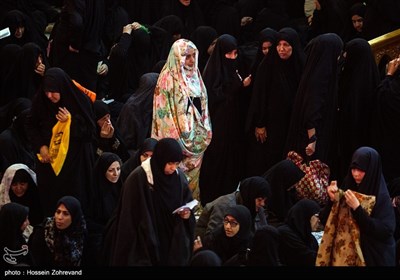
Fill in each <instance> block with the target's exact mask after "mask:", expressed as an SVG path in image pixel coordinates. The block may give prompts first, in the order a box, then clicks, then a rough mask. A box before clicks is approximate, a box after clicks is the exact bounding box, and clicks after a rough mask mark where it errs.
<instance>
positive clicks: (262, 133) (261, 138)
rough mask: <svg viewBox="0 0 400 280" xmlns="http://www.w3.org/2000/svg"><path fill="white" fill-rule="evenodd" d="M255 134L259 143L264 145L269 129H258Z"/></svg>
mask: <svg viewBox="0 0 400 280" xmlns="http://www.w3.org/2000/svg"><path fill="white" fill-rule="evenodd" d="M254 134H255V135H256V139H257V141H258V142H261V143H264V142H265V140H267V129H266V128H265V127H256V129H255V131H254Z"/></svg>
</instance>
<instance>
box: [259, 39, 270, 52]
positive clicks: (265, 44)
mask: <svg viewBox="0 0 400 280" xmlns="http://www.w3.org/2000/svg"><path fill="white" fill-rule="evenodd" d="M271 46H272V43H271V42H269V41H265V42H263V43H262V46H261V50H262V52H263V54H264V55H267V53H268V52H269V48H270V47H271Z"/></svg>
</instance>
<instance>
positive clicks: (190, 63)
mask: <svg viewBox="0 0 400 280" xmlns="http://www.w3.org/2000/svg"><path fill="white" fill-rule="evenodd" d="M195 61H196V52H195V50H194V49H189V50H188V52H187V54H186V58H185V68H186V69H187V70H193V67H194V63H195Z"/></svg>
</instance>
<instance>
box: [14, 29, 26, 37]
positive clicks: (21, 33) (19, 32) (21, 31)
mask: <svg viewBox="0 0 400 280" xmlns="http://www.w3.org/2000/svg"><path fill="white" fill-rule="evenodd" d="M24 33H25V27H24V26H19V27H17V29H15V33H14V36H15V38H17V39H21V38H22V36H24Z"/></svg>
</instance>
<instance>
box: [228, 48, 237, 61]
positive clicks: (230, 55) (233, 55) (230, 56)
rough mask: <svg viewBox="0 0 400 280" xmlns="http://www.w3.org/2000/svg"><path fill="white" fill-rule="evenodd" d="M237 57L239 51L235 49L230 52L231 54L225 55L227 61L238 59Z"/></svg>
mask: <svg viewBox="0 0 400 280" xmlns="http://www.w3.org/2000/svg"><path fill="white" fill-rule="evenodd" d="M237 56H238V51H237V49H235V50H233V51H230V52H228V53H226V54H225V57H226V58H227V59H236V58H237Z"/></svg>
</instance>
